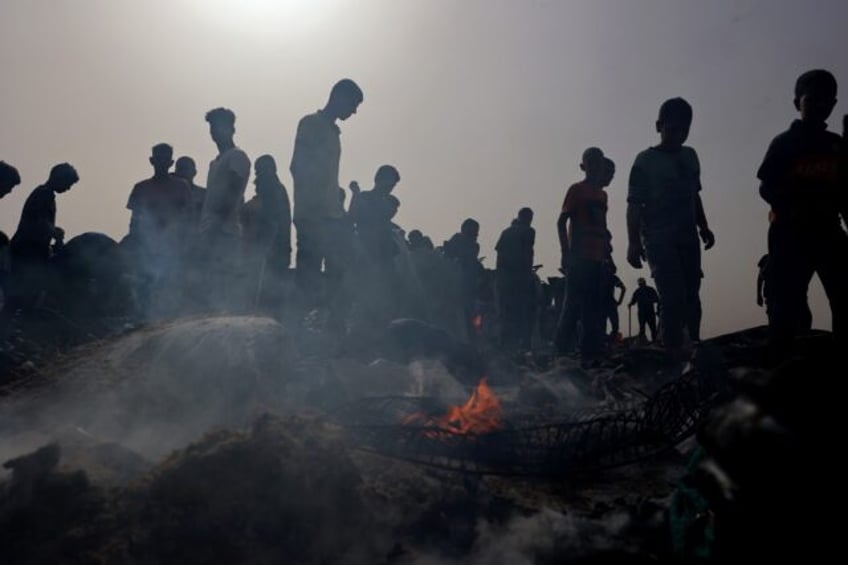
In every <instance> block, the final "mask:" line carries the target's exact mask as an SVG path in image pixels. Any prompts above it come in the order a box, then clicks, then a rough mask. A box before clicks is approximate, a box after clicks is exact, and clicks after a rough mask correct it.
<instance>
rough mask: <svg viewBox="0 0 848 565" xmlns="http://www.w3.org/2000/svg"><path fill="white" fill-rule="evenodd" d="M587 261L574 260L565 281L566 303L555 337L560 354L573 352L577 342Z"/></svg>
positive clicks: (583, 300) (583, 301) (583, 302)
mask: <svg viewBox="0 0 848 565" xmlns="http://www.w3.org/2000/svg"><path fill="white" fill-rule="evenodd" d="M585 279H586V262H585V261H574V264H573V265H572V267H571V269H570V270H569V272H568V276H567V277H566V281H565V287H566V289H565V304H564V305H563V308H562V315H561V316H560V320H559V324H558V325H557V331H556V337H555V339H554V342H555V345H556V351H557V353H559V354H560V355H562V354H567V353H572V352H573V351H574V349H575V345H576V342H577V322H578V321H579V320H580V318H581V317H582V315H583V308H584V304H585Z"/></svg>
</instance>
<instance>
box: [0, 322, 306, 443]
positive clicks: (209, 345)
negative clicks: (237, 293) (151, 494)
mask: <svg viewBox="0 0 848 565" xmlns="http://www.w3.org/2000/svg"><path fill="white" fill-rule="evenodd" d="M294 350H295V348H294V346H293V345H292V343H291V339H290V336H289V334H288V332H287V331H286V329H285V328H284V327H283V326H282V325H280V324H279V323H278V322H276V321H274V320H272V319H270V318H261V317H247V316H243V317H216V318H202V319H188V320H178V321H174V322H171V323H168V324H163V325H157V326H149V327H144V328H140V329H137V330H134V331H130V332H127V333H125V334H124V335H121V336H117V337H114V338H111V339H109V340H105V341H102V342H99V343H95V344H89V345H86V346H84V347H82V348H80V349H78V350H75V351H73V352H72V353H70V354H69V355H68V356H66V357H65V358H60V359H59V360H58V361H55V362H54V363H53V364H51V365H48V366H46V367H43V368H41V369H40V370H39V372H38V374H37V375H36V376H34V377H32V378H31V379H30V381H31V382H30V383H28V385H27V388H26V389H24V390H18V391H15V392H13V393H11V394H6V395H4V396H5V398H3V401H4V402H3V404H4V405H3V406H0V423H2V426H0V428H2V429H3V430H4V434H3V435H4V436H5V437H6V438H7V439H10V441H9V443H10V444H12V443H14V442H13V441H11V439H13V438H12V437H11V436H13V435H14V433H15V430H19V431H20V433H27V434H30V435H32V433H33V431H34V430H37V431H39V432H40V433H42V434H43V435H44V437H43V443H46V442H47V441H51V440H52V439H53V438H54V437H55V436H56V433H55V431H56V430H57V429H60V428H64V427H68V426H75V427H78V428H81V429H83V430H85V431H86V433H88V434H91V435H92V436H94V437H96V438H97V439H99V440H101V441H104V442H106V441H117V442H120V443H121V444H122V445H124V446H126V447H128V448H130V449H132V450H134V451H137V452H139V453H142V454H144V455H147V456H152V457H154V458H158V457H161V456H163V455H164V454H166V453H168V452H169V451H171V450H172V449H175V448H177V447H181V446H184V445H186V444H187V443H188V442H190V441H194V440H196V439H197V438H199V437H200V436H201V435H202V434H203V433H205V432H207V431H209V430H211V429H218V428H221V427H229V426H242V425H245V424H247V423H248V422H250V421H251V420H252V419H253V418H255V417H256V416H257V415H258V414H261V413H263V412H266V411H268V410H281V409H282V407H283V406H285V405H290V404H291V403H292V402H293V401H296V400H297V399H293V398H292V394H290V387H291V386H292V380H293V374H294V372H295V359H296V356H295V354H294ZM0 455H8V456H11V455H13V454H7V453H4V452H3V450H0Z"/></svg>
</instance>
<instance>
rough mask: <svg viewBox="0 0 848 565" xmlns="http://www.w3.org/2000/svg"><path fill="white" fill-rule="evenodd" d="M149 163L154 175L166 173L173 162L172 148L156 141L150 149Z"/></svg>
mask: <svg viewBox="0 0 848 565" xmlns="http://www.w3.org/2000/svg"><path fill="white" fill-rule="evenodd" d="M150 164H151V165H153V174H155V175H156V176H164V175H167V174H168V171H169V170H170V169H171V165H173V164H174V148H173V147H171V146H170V145H168V144H167V143H157V144H156V145H154V146H153V149H152V150H151V151H150Z"/></svg>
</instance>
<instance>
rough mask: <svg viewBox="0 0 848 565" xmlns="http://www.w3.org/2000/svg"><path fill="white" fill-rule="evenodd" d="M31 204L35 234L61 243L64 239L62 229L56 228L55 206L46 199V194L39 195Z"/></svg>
mask: <svg viewBox="0 0 848 565" xmlns="http://www.w3.org/2000/svg"><path fill="white" fill-rule="evenodd" d="M32 204H33V211H34V212H35V214H34V215H35V221H34V222H33V223H34V225H35V229H36V231H37V233H41V234H45V235H46V236H47V237H46V239H47V240H48V241H51V240H54V239H55V240H56V241H58V242H61V241H62V239H63V238H64V237H65V232H64V230H63V229H62V228H60V227H57V226H56V206H55V204H53V202H52V201H51V200H50V199H49V198H48V197H47V193H39V194H38V195H37V196H36V197H35V198H34V199H33V203H32ZM24 207H26V205H25V206H24Z"/></svg>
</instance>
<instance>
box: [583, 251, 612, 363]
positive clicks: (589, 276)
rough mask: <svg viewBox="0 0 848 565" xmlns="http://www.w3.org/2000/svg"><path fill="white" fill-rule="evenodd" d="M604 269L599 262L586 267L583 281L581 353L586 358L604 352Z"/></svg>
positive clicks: (590, 263)
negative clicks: (602, 289) (602, 285)
mask: <svg viewBox="0 0 848 565" xmlns="http://www.w3.org/2000/svg"><path fill="white" fill-rule="evenodd" d="M602 277H603V267H602V265H601V263H599V262H597V261H590V262H588V263H587V265H586V272H585V276H584V281H583V301H584V303H583V318H582V320H583V340H582V343H581V347H580V350H581V353H582V355H583V356H584V357H586V358H592V357H594V356H597V355H598V354H599V353H600V352H601V350H602V344H603V336H604V322H605V321H606V312H605V309H604V296H603V293H602V292H601V280H602Z"/></svg>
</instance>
